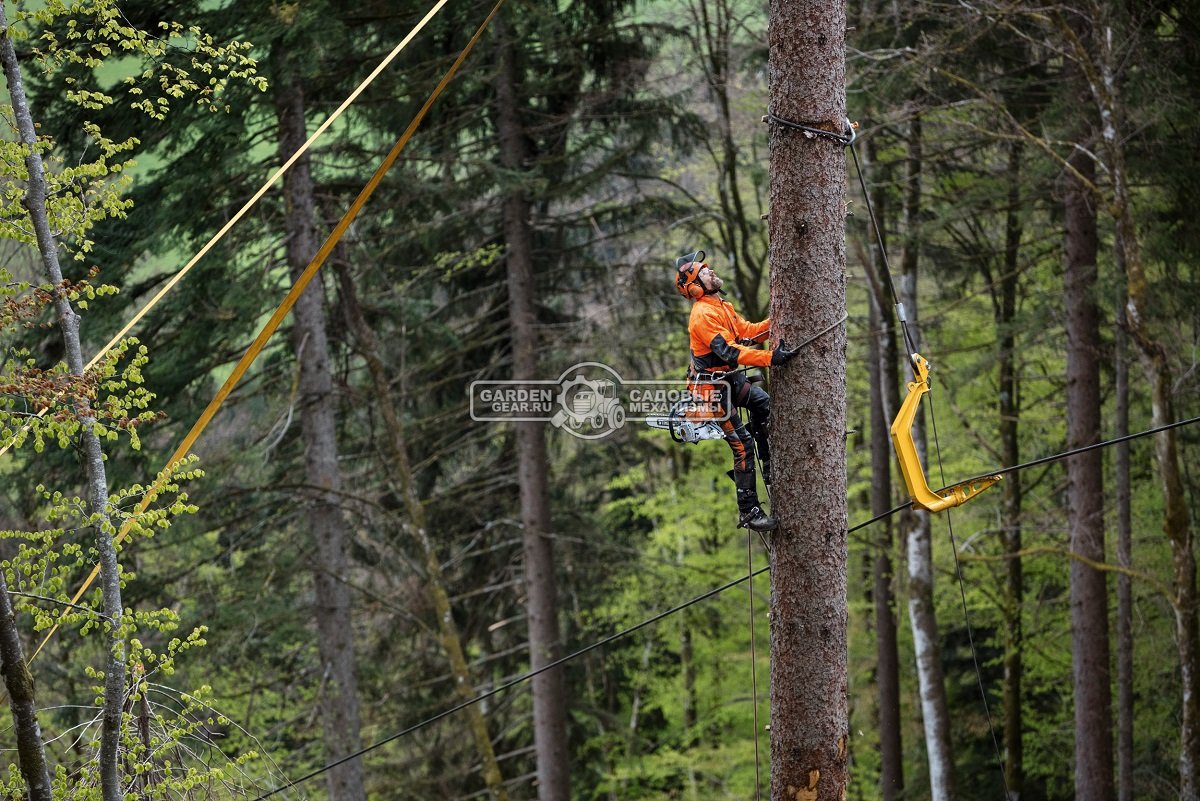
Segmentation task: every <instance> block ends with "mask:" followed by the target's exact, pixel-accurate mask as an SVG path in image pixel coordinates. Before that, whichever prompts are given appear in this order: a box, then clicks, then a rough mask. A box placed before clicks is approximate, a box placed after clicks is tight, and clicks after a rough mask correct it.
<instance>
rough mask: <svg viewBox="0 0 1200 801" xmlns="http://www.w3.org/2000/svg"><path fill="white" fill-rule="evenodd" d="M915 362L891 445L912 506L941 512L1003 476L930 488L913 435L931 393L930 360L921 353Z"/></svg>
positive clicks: (993, 475) (966, 499)
mask: <svg viewBox="0 0 1200 801" xmlns="http://www.w3.org/2000/svg"><path fill="white" fill-rule="evenodd" d="M912 365H913V373H914V376H915V378H916V381H910V382H909V384H908V395H907V396H906V397H905V398H904V402H903V403H902V404H900V411H899V413H898V414H897V415H896V420H895V421H894V422H893V423H892V429H891V431H892V445H893V446H895V448H896V458H897V459H899V461H900V473H901V474H902V475H903V476H904V484H905V486H906V487H908V496H909V497H910V498H912V503H913V506H914V507H916V508H917V509H924V510H925V511H927V512H940V511H942V510H943V509H950V508H951V507H954V506H960V505H962V504H964V503H966V502H967V501H969V500H971V499H972V498H974V497H975V496H976V495H978V494H979V493H981V492H983V491H984V490H985V489H987V488H988V487H990V486H992V485H993V484H995V483H996V482H998V481H1000V480H1001V478H1002V477H1001V476H1000V475H997V474H992V475H987V476H981V477H980V478H975V479H969V480H967V481H963V482H960V483H958V484H954V485H952V486H949V487H946V488H945V489H943V490H939V491H938V492H936V493H935V492H934V491H933V490H931V489H930V488H929V482H928V481H926V479H925V470H924V468H923V467H922V466H921V457H920V456H919V455H918V454H917V445H916V443H915V442H914V441H913V434H912V427H913V423H914V422H916V418H917V409H918V407H919V406H920V403H921V398H922V397H923V396H924V395H925V394H926V393H927V392H929V362H927V361H925V359H924V357H922V356H921V354H919V353H914V354H912Z"/></svg>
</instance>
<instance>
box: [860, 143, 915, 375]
mask: <svg viewBox="0 0 1200 801" xmlns="http://www.w3.org/2000/svg"><path fill="white" fill-rule="evenodd" d="M850 156H851V158H853V159H854V171H855V173H857V174H858V185H859V186H861V187H862V193H863V201H864V202H865V203H866V206H867V216H868V217H869V218H870V220H871V228H872V229H873V230H874V231H875V241H876V242H878V243H879V255H880V256H882V257H883V278H884V281H886V283H887V288H888V293H889V294H890V295H891V296H892V303H893V304H894V305H895V307H896V313H897V316H898V317H899V318H900V330H901V331H903V332H904V344H905V346H906V347H907V348H908V352H909V353H910V354H911V353H916V352H917V346H916V344H915V343H914V342H913V337H912V334H911V333H910V332H909V330H908V315H907V314H905V312H904V304H903V303H901V302H900V296H899V295H897V294H896V285H895V284H893V283H892V265H891V263H890V262H889V261H888V255H887V247H885V246H884V244H883V231H882V229H880V227H879V221H878V220H877V219H875V207H874V206H873V205H872V204H871V193H870V192H869V191H868V190H867V179H866V178H865V177H863V168H862V164H860V163H859V161H858V151H857V150H855V149H854V146H853V145H850ZM914 376H915V371H914Z"/></svg>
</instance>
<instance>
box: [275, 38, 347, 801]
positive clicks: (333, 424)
mask: <svg viewBox="0 0 1200 801" xmlns="http://www.w3.org/2000/svg"><path fill="white" fill-rule="evenodd" d="M276 50H277V52H276V55H277V56H278V57H280V58H279V60H277V63H280V64H281V65H282V64H284V60H282V53H280V52H278V51H279V49H278V48H277V49H276ZM275 93H276V94H275V111H276V116H277V118H278V122H279V153H280V156H281V158H284V159H286V158H290V157H291V155H292V154H293V153H295V152H296V151H297V150H299V149H300V147H301V146H302V145H303V144H304V141H305V139H307V136H308V132H307V130H306V128H305V124H304V94H303V91H302V89H301V86H300V82H299V80H298V79H297V77H296V76H295V74H294V73H292V72H291V71H290V70H288V69H287V68H286V66H281V67H280V70H279V72H278V73H277V77H276V82H275ZM284 195H285V197H286V199H287V212H286V217H285V222H284V225H285V228H286V231H287V262H288V269H289V270H290V271H291V274H292V278H293V279H295V278H296V277H298V276H299V275H300V273H302V272H304V268H305V267H307V266H308V263H309V261H310V260H311V259H312V257H313V256H314V255H316V252H317V241H316V232H315V229H314V225H315V222H314V221H315V212H314V200H313V183H312V173H311V171H310V162H309V159H308V156H303V157H301V158H300V159H299V160H298V161H297V162H296V163H295V165H293V167H292V169H291V170H290V171H289V172H288V174H287V176H286V177H285V178H284ZM292 314H293V320H294V324H293V327H292V347H293V349H294V350H295V353H296V359H297V361H298V362H299V363H300V384H299V396H298V400H297V402H298V403H299V405H300V421H301V430H302V432H303V437H304V468H305V479H306V483H307V484H308V486H309V487H311V495H310V496H309V498H308V504H309V505H308V508H307V510H306V514H305V518H306V519H307V522H308V526H309V531H310V533H311V535H312V538H313V541H314V543H315V544H316V546H317V559H316V561H315V563H314V564H313V585H314V589H315V604H314V607H315V608H314V610H313V613H314V616H315V618H316V622H317V637H318V640H319V642H318V652H319V654H320V657H321V666H322V670H321V673H322V675H323V676H325V677H326V678H325V680H324V686H323V688H322V690H321V711H322V725H323V728H324V738H325V750H326V753H327V755H328V756H329V758H331V759H338V758H341V757H343V756H345V755H346V754H350V753H353V752H355V751H358V750H359V748H360V747H361V740H360V734H359V732H360V726H359V715H358V678H357V673H356V671H355V664H354V627H353V621H352V618H351V609H350V591H349V588H348V587H347V586H346V583H345V574H346V554H345V538H346V535H345V521H344V520H343V518H342V512H341V507H340V506H339V505H338V502H339V493H340V491H341V485H342V478H341V471H340V470H339V468H338V463H337V421H336V411H337V409H336V398H335V397H334V394H333V377H332V375H331V373H330V368H329V342H328V339H327V337H326V333H325V286H324V284H323V283H322V282H321V280H320V279H319V278H318V280H316V281H313V282H312V283H311V284H310V285H309V286H308V288H307V289H306V290H305V291H304V292H303V293H302V294H301V295H300V297H299V298H298V299H297V301H296V305H295V307H294V308H293V310H292ZM326 783H327V786H328V788H329V797H330V798H334V799H338V801H355V800H356V799H362V798H364V797H365V793H364V790H363V770H362V761H361V760H360V759H352V760H350V761H348V762H345V763H343V764H341V765H339V766H337V767H336V768H334V769H333V770H331V771H329V773H328V775H327V777H326Z"/></svg>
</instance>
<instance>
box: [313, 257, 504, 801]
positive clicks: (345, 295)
mask: <svg viewBox="0 0 1200 801" xmlns="http://www.w3.org/2000/svg"><path fill="white" fill-rule="evenodd" d="M337 272H338V278H339V285H340V286H341V300H342V308H343V309H344V310H345V312H346V322H347V324H348V325H349V327H350V330H351V331H353V332H354V338H355V340H356V341H357V343H358V351H359V353H361V354H362V357H363V359H364V360H365V361H366V363H367V370H368V372H370V374H371V384H372V387H373V388H374V391H375V397H376V400H377V401H378V404H377V405H378V408H379V413H380V416H381V417H382V418H383V424H384V428H385V429H386V430H387V435H388V436H387V454H388V457H389V458H388V459H386V460H385V461H384V468H385V469H386V471H387V477H388V481H389V483H391V484H392V486H393V487H394V488H395V490H396V491H397V492H398V493H399V494H400V496H401V497H402V498H403V499H404V507H405V511H406V512H407V513H408V522H409V526H408V527H409V529H410V530H411V531H412V534H413V542H414V544H415V545H416V546H417V552H418V553H419V554H420V555H421V563H422V564H423V565H424V566H425V582H426V584H425V590H426V592H427V593H428V595H429V600H430V603H431V604H432V606H433V612H434V614H435V615H436V617H437V628H438V635H439V640H440V641H441V644H442V649H443V650H444V651H445V652H446V658H447V659H448V660H449V661H450V671H451V673H452V674H453V675H454V690H455V692H456V693H457V694H458V697H459V700H460V701H462V702H463V703H466V702H468V701H471V700H472V699H474V698H475V695H476V690H475V682H474V681H472V680H471V671H470V668H469V667H468V665H467V657H466V653H465V652H464V651H463V647H462V637H460V636H459V632H458V626H457V625H455V623H454V614H453V610H452V609H451V606H450V594H449V592H447V590H446V580H445V577H444V576H443V574H442V564H441V561H440V560H439V559H438V555H437V552H436V551H435V550H434V547H433V542H432V540H431V539H430V537H429V525H428V520H427V517H426V514H425V504H423V503H422V502H421V499H420V497H419V496H418V495H417V488H416V483H415V482H414V481H413V473H412V465H411V463H410V461H409V458H408V445H407V442H406V438H405V436H404V427H403V425H402V424H401V423H400V418H399V416H398V415H397V414H396V410H397V409H398V408H399V405H398V404H397V402H396V400H395V399H394V398H393V397H392V387H391V383H390V381H389V373H388V370H387V368H386V367H385V366H384V363H383V359H382V358H381V357H380V355H379V354H380V349H379V340H378V339H377V338H376V336H375V332H374V331H373V330H372V329H371V327H370V325H368V323H367V320H366V318H365V317H364V316H363V313H362V309H361V308H360V307H359V304H358V295H357V292H356V291H355V288H354V283H353V281H352V280H351V278H350V273H349V271H348V270H347V269H346V268H345V266H344V265H340V264H339V265H338V266H337ZM463 712H464V714H466V716H467V723H468V726H469V727H470V729H471V735H472V736H473V737H474V738H475V747H476V748H477V749H479V758H480V762H481V763H482V765H483V779H484V781H485V782H486V783H487V786H488V790H490V791H491V794H492V798H494V799H496V801H508V791H507V790H506V789H505V787H504V776H503V774H502V773H501V772H500V764H499V762H497V761H496V751H495V749H494V748H493V747H492V738H491V736H490V735H489V734H488V728H487V722H486V721H485V720H484V717H483V711H482V709H481V708H480V706H479V704H471V705H470V706H468V707H467V708H466V709H465V710H463Z"/></svg>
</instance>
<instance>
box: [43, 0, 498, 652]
mask: <svg viewBox="0 0 1200 801" xmlns="http://www.w3.org/2000/svg"><path fill="white" fill-rule="evenodd" d="M503 5H504V0H498V1H497V3H496V5H495V6H493V7H492V11H491V13H490V14H488V16H487V19H485V20H484V21H483V24H482V25H480V26H479V29H478V30H476V31H475V35H474V36H472V37H471V41H469V42H468V43H467V46H466V47H464V48H463V51H462V52H461V53H459V54H458V58H457V59H455V61H454V63H453V64H452V65H451V66H450V69H449V70H448V71H447V72H446V74H445V76H443V77H442V80H441V81H440V82H439V83H438V85H437V86H436V87H435V88H434V90H433V92H432V93H431V94H430V95H429V98H428V99H427V100H426V101H425V105H423V106H421V110H420V111H418V112H417V114H416V116H415V117H413V120H412V122H410V123H409V124H408V128H406V129H405V131H404V133H403V134H401V135H400V138H399V139H398V140H397V141H396V144H395V145H394V146H393V147H392V150H391V152H389V153H388V154H387V157H386V158H385V159H384V160H383V163H382V164H380V165H379V168H378V169H377V170H375V174H374V175H372V176H371V180H370V181H368V182H367V185H366V186H365V187H363V189H362V191H361V192H359V193H358V197H356V198H355V199H354V202H353V203H352V204H351V205H350V208H349V209H348V210H347V211H346V213H345V214H344V215H342V219H341V220H340V221H339V222H338V224H337V227H335V228H334V229H333V232H332V233H330V234H329V236H328V237H327V238H326V239H325V243H324V244H323V245H321V249H320V250H318V251H317V255H315V256H313V259H312V261H311V262H309V264H308V266H307V267H305V268H304V272H302V273H301V274H300V277H298V278H297V279H296V282H295V283H294V284H292V288H291V289H290V290H289V291H288V293H287V295H286V296H285V297H284V299H283V302H282V303H280V304H279V308H277V309H276V310H275V313H274V314H272V315H271V319H269V320H267V322H266V324H265V325H264V326H263V327H262V330H261V331H259V332H258V336H257V337H255V338H254V342H252V343H251V344H250V347H249V348H248V349H247V350H246V352H245V353H244V354H243V355H242V358H241V359H240V360H239V361H238V363H237V366H235V367H234V368H233V372H232V373H231V374H230V375H229V378H227V379H226V380H225V383H224V384H223V385H222V386H221V388H220V389H219V390H217V394H216V395H215V396H213V399H212V400H211V401H210V402H209V404H208V407H207V408H205V410H204V412H203V413H202V414H201V415H200V418H199V419H198V420H196V423H195V424H194V425H193V426H192V430H191V431H189V432H188V433H187V436H185V437H184V438H183V441H182V442H180V443H179V447H178V448H176V449H175V452H174V453H173V454H171V458H170V459H168V460H167V465H166V467H165V468H164V469H163V471H162V472H161V473H159V476H158V478H156V479H155V481H154V483H153V484H152V485H151V486H150V488H149V489H148V490H147V491H146V494H145V496H143V498H142V501H141V503H139V504H138V508H137V511H136V512H134V515H133V516H136V515H140V514H142V513H143V512H145V511H146V509H148V508H149V507H150V504H151V503H153V502H154V499H155V498H156V497H157V495H158V492H159V491H160V490H161V489H162V487H163V484H164V483H166V480H167V478H169V476H170V468H171V467H172V466H173V465H174V464H176V463H177V462H178V461H179V460H180V459H182V458H183V457H184V456H186V455H187V453H188V451H189V450H191V447H192V445H194V444H195V443H196V440H198V439H199V438H200V435H201V434H202V433H203V432H204V429H205V428H206V427H207V426H208V424H209V422H210V421H212V419H213V416H214V415H216V413H217V410H218V409H220V408H221V404H222V403H224V402H225V399H226V398H227V397H229V393H230V392H232V391H233V388H234V387H235V386H236V385H237V383H238V381H239V380H241V378H242V376H244V375H245V374H246V371H247V370H248V369H250V365H251V364H253V363H254V360H255V359H256V358H258V355H259V353H261V352H262V350H263V348H264V347H266V344H267V340H269V339H270V338H271V335H272V334H274V333H275V330H276V329H277V328H279V325H280V323H282V322H283V318H284V317H285V316H287V313H288V312H289V311H291V309H292V306H294V305H295V304H296V300H297V299H298V298H299V297H300V293H301V292H303V291H304V289H305V287H307V286H308V284H309V282H310V281H312V279H313V276H315V275H316V274H317V271H318V270H320V269H321V267H322V266H323V265H324V264H325V260H326V259H327V258H329V254H330V253H332V252H333V249H334V247H336V246H337V243H338V241H339V240H340V239H341V238H342V235H343V234H345V233H346V229H348V228H349V227H350V224H351V223H353V222H354V219H355V218H356V217H357V216H358V212H359V211H360V210H361V209H362V207H363V206H364V205H365V204H366V202H367V199H368V198H370V197H371V195H372V194H373V193H374V192H375V189H376V187H378V186H379V182H380V181H382V180H383V176H384V175H386V174H387V172H388V170H390V169H391V168H392V165H393V164H394V163H395V162H396V159H397V158H398V157H399V156H400V151H402V150H403V149H404V147H405V145H407V144H408V140H409V139H411V138H412V135H413V133H414V132H415V131H416V130H417V127H418V126H419V125H420V124H421V121H422V120H424V119H425V115H426V114H427V113H429V109H430V108H431V107H432V106H433V104H434V101H436V100H437V99H438V97H439V96H440V95H441V93H442V90H444V89H445V88H446V86H447V85H448V84H449V83H450V81H451V79H452V78H453V77H454V74H455V73H456V72H458V68H459V67H460V66H461V65H462V63H463V61H464V60H466V57H467V55H468V54H469V53H470V52H471V49H472V48H474V47H475V43H476V42H478V41H479V38H480V37H481V36H482V35H483V32H484V31H485V30H486V29H487V26H488V25H489V24H490V23H491V21H492V19H493V18H494V17H495V16H496V14H497V13H498V12H499V11H500V8H501V6H503ZM133 516H131V519H130V520H128V521H126V523H125V525H123V526H121V530H120V532H118V533H117V538H116V542H121V540H123V539H124V538H125V537H126V535H127V534H128V533H129V529H130V527H131V526H132V525H133V520H132V517H133ZM99 573H100V565H96V566H95V567H94V568H92V572H91V574H90V575H89V576H88V577H87V580H86V581H84V583H83V586H81V587H80V588H79V590H78V592H76V593H75V596H74V597H73V598H72V599H71V603H73V604H75V603H78V602H79V599H80V598H82V597H83V594H84V593H85V592H87V590H88V587H90V586H91V585H92V582H93V581H95V580H96V576H97V575H98V574H99ZM56 631H58V625H57V624H55V626H54V628H52V629H50V631H49V632H47V634H46V637H45V639H43V640H42V642H41V644H40V645H38V647H37V650H36V651H34V652H33V656H30V657H29V661H30V662H32V661H33V660H34V658H35V657H36V656H37V655H38V654H39V653H41V650H42V648H44V647H45V645H46V643H47V642H49V640H50V638H51V637H52V636H54V632H56Z"/></svg>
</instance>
